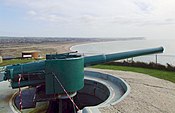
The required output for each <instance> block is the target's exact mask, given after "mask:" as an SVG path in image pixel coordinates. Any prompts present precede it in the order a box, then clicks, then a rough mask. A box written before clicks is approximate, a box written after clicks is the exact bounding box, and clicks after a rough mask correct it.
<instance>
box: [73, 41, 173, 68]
mask: <svg viewBox="0 0 175 113" xmlns="http://www.w3.org/2000/svg"><path fill="white" fill-rule="evenodd" d="M155 47H163V48H164V52H163V53H160V54H156V55H155V54H154V55H146V56H141V57H134V58H132V60H134V61H140V62H147V63H149V62H154V63H160V64H163V65H167V63H168V64H170V65H173V66H175V39H144V40H119V41H110V42H95V43H87V44H80V45H75V46H73V47H71V50H72V51H78V52H79V53H81V54H83V55H85V56H87V55H97V54H110V53H118V52H124V51H130V50H138V49H147V48H155ZM125 60H126V59H125ZM127 60H131V59H127Z"/></svg>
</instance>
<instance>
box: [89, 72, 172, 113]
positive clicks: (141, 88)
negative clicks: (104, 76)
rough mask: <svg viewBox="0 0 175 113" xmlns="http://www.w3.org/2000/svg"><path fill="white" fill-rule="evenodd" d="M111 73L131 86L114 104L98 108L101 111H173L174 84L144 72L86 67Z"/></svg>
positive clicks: (169, 112)
mask: <svg viewBox="0 0 175 113" xmlns="http://www.w3.org/2000/svg"><path fill="white" fill-rule="evenodd" d="M88 70H94V71H100V72H104V73H109V74H113V75H114V76H118V77H120V78H122V79H124V80H125V81H126V82H127V83H128V84H129V85H130V87H131V92H130V94H129V95H128V96H127V97H126V98H125V99H124V100H123V101H121V102H120V103H118V104H117V105H114V106H110V107H106V108H100V111H101V112H102V113H175V84H174V83H172V82H169V81H166V80H162V79H158V78H154V77H151V76H149V75H146V74H140V73H134V72H124V71H113V70H102V69H88Z"/></svg>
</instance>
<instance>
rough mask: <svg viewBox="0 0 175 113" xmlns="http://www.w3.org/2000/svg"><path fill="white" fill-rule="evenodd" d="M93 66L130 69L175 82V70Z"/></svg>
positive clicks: (109, 66)
mask: <svg viewBox="0 0 175 113" xmlns="http://www.w3.org/2000/svg"><path fill="white" fill-rule="evenodd" d="M92 67H93V68H100V69H110V70H121V71H132V72H138V73H144V74H148V75H151V76H153V77H157V78H160V79H164V80H168V81H171V82H173V83H175V72H170V71H161V70H156V69H147V68H138V67H128V66H116V65H105V64H104V65H96V66H92Z"/></svg>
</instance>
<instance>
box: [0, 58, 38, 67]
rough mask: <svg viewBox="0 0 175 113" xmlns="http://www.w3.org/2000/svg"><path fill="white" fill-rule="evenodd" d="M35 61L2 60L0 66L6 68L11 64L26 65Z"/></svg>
mask: <svg viewBox="0 0 175 113" xmlns="http://www.w3.org/2000/svg"><path fill="white" fill-rule="evenodd" d="M32 61H35V59H12V60H3V62H2V63H0V66H6V65H11V64H19V63H27V62H32Z"/></svg>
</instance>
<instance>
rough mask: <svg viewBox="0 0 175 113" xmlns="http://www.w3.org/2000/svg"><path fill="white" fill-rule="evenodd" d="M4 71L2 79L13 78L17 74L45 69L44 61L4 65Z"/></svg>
mask: <svg viewBox="0 0 175 113" xmlns="http://www.w3.org/2000/svg"><path fill="white" fill-rule="evenodd" d="M5 70H6V73H5V76H4V80H7V79H13V78H15V77H16V76H19V74H23V73H25V74H26V73H35V72H39V71H43V70H45V61H44V60H41V61H37V62H30V63H25V64H16V65H9V66H6V67H5Z"/></svg>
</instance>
